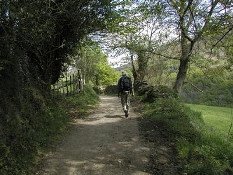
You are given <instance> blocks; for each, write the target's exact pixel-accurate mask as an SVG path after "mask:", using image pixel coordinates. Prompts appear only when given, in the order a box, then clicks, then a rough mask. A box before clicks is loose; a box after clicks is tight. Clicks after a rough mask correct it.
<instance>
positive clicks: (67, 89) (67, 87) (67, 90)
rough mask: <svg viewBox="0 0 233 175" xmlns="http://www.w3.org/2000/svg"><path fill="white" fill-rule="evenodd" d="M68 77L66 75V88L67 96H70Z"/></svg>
mask: <svg viewBox="0 0 233 175" xmlns="http://www.w3.org/2000/svg"><path fill="white" fill-rule="evenodd" d="M67 77H68V75H67V74H66V81H65V86H66V96H68V95H69V86H68V78H67Z"/></svg>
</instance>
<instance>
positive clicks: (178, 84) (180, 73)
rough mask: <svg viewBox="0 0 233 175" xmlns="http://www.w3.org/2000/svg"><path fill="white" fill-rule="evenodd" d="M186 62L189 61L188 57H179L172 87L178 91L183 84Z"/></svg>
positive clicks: (186, 68) (186, 67)
mask: <svg viewBox="0 0 233 175" xmlns="http://www.w3.org/2000/svg"><path fill="white" fill-rule="evenodd" d="M188 63H189V57H186V58H185V59H180V65H179V71H178V73H177V76H176V82H175V85H174V87H173V89H174V90H175V91H176V92H178V93H180V92H181V89H182V86H183V84H184V80H185V78H186V75H187V70H188Z"/></svg>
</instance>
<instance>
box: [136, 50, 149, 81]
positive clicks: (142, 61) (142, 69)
mask: <svg viewBox="0 0 233 175" xmlns="http://www.w3.org/2000/svg"><path fill="white" fill-rule="evenodd" d="M148 60H149V58H148V57H147V55H146V54H142V53H138V70H137V80H138V81H143V80H144V78H145V76H146V71H147V63H148Z"/></svg>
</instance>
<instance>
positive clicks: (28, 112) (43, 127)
mask: <svg viewBox="0 0 233 175" xmlns="http://www.w3.org/2000/svg"><path fill="white" fill-rule="evenodd" d="M97 101H98V96H97V95H96V93H95V92H94V91H93V89H92V88H91V87H90V86H85V87H84V91H83V92H81V93H79V94H77V95H75V96H70V97H67V98H64V97H59V96H56V97H53V98H51V96H46V98H45V96H44V95H42V93H41V92H40V91H38V90H37V89H34V88H29V89H27V95H25V97H24V98H22V99H21V108H20V110H18V109H19V107H18V106H14V105H12V103H10V102H8V108H9V109H10V110H6V111H8V113H6V112H5V111H3V110H1V109H0V117H1V123H0V136H1V137H0V174H2V175H7V174H14V175H21V174H33V167H34V165H35V164H36V163H37V161H38V160H37V156H38V155H39V153H41V152H43V151H44V148H46V147H47V146H49V145H50V144H51V143H53V142H54V141H56V140H57V139H58V138H59V136H60V135H61V133H63V132H64V131H65V129H66V127H67V124H68V122H69V121H70V118H69V116H68V115H67V114H68V111H69V110H70V109H71V108H73V107H75V108H77V107H79V109H80V111H78V112H80V114H81V113H84V112H86V110H87V109H88V107H87V106H88V105H94V104H95V103H96V102H97ZM3 112H5V115H3ZM3 126H4V127H3Z"/></svg>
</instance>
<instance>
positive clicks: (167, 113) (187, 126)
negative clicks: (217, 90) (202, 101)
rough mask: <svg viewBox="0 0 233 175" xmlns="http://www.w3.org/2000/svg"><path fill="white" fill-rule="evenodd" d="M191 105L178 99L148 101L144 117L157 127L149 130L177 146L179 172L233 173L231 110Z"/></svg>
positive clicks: (209, 174)
mask: <svg viewBox="0 0 233 175" xmlns="http://www.w3.org/2000/svg"><path fill="white" fill-rule="evenodd" d="M188 106H190V107H191V108H192V109H190V107H188ZM188 106H187V105H185V104H183V103H182V102H180V101H179V100H178V99H175V98H157V99H156V100H155V101H153V102H151V103H147V102H145V103H144V109H143V113H144V120H147V121H149V123H150V125H152V127H153V128H150V131H147V132H154V133H155V134H156V133H160V134H159V135H160V137H162V138H163V140H166V141H167V142H168V143H173V144H172V145H175V149H176V151H175V152H174V154H176V157H177V159H178V161H177V163H178V164H177V165H176V167H177V170H178V171H179V172H178V173H179V174H183V173H187V174H207V175H212V174H219V175H221V174H233V168H232V167H233V142H232V139H231V138H230V137H227V135H228V131H229V126H230V124H231V121H232V118H233V116H232V115H231V110H230V109H229V108H218V107H208V106H196V105H188ZM194 109H195V110H194ZM197 111H201V112H202V113H203V114H201V112H197ZM202 115H203V116H202ZM147 132H146V133H147ZM147 135H148V133H147ZM157 135H158V134H157ZM224 136H225V137H224ZM174 156H175V155H174Z"/></svg>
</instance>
